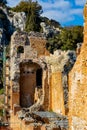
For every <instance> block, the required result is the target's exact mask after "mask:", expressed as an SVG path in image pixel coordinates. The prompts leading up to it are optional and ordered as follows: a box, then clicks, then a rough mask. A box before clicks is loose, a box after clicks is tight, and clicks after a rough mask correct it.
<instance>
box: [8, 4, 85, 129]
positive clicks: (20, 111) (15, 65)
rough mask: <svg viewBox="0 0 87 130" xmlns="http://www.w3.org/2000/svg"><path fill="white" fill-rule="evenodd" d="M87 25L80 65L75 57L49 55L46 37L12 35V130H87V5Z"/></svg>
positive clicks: (10, 93) (20, 33)
mask: <svg viewBox="0 0 87 130" xmlns="http://www.w3.org/2000/svg"><path fill="white" fill-rule="evenodd" d="M84 19H85V24H84V43H83V44H82V47H81V49H80V50H79V52H78V55H77V60H76V56H75V52H73V51H67V52H62V51H61V50H58V51H55V52H54V54H49V52H48V51H47V50H46V48H45V45H46V39H45V38H44V37H43V35H42V34H39V33H30V34H27V33H26V32H22V31H20V32H17V31H16V32H14V34H13V35H12V38H11V46H10V50H11V51H10V58H9V59H7V61H6V110H7V113H6V115H7V116H6V118H7V120H8V121H9V123H10V127H11V128H12V130H87V112H86V111H87V89H86V87H87V81H86V76H87V63H86V62H87V56H86V53H87V43H86V41H87V31H86V30H87V5H85V8H84ZM75 60H76V62H75ZM74 63H75V64H74ZM73 65H74V66H73ZM72 67H73V68H72Z"/></svg>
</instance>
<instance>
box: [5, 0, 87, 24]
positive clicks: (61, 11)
mask: <svg viewBox="0 0 87 130" xmlns="http://www.w3.org/2000/svg"><path fill="white" fill-rule="evenodd" d="M7 1H8V5H9V6H15V5H17V4H18V3H19V2H20V1H21V0H7ZM37 1H38V2H39V4H40V5H42V8H43V14H42V16H46V17H48V18H50V19H55V20H57V21H58V22H60V24H61V25H62V26H70V25H83V7H84V4H85V2H86V0H37Z"/></svg>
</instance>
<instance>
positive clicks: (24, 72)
mask: <svg viewBox="0 0 87 130" xmlns="http://www.w3.org/2000/svg"><path fill="white" fill-rule="evenodd" d="M19 84H20V106H21V107H30V106H32V105H33V104H34V101H35V88H42V68H41V67H40V65H39V64H37V63H34V62H21V63H20V83H19Z"/></svg>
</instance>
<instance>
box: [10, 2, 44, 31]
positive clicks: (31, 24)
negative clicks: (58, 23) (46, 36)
mask: <svg viewBox="0 0 87 130" xmlns="http://www.w3.org/2000/svg"><path fill="white" fill-rule="evenodd" d="M12 10H13V11H16V12H25V13H26V16H27V18H26V26H25V30H26V31H27V32H30V31H40V28H41V27H40V22H41V18H40V14H41V13H42V7H41V6H40V5H39V4H38V2H37V1H36V2H32V0H28V1H21V2H20V3H19V4H18V5H17V6H16V7H14V8H13V9H12Z"/></svg>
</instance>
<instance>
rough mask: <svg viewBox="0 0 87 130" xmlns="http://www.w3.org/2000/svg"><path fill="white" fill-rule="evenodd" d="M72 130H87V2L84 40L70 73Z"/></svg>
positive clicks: (70, 117) (86, 6)
mask: <svg viewBox="0 0 87 130" xmlns="http://www.w3.org/2000/svg"><path fill="white" fill-rule="evenodd" d="M69 119H70V130H73V129H74V130H87V4H86V5H85V7H84V41H83V44H82V47H81V49H80V54H79V55H78V57H77V60H76V62H75V65H74V67H73V69H72V71H71V72H70V74H69Z"/></svg>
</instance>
